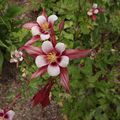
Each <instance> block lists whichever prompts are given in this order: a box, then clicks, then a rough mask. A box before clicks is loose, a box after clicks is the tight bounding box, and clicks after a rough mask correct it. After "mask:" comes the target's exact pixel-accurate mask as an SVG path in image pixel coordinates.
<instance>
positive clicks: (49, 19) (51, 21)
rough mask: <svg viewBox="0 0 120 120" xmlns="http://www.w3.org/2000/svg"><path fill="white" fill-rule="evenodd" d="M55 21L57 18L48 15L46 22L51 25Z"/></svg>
mask: <svg viewBox="0 0 120 120" xmlns="http://www.w3.org/2000/svg"><path fill="white" fill-rule="evenodd" d="M57 19H58V17H57V16H56V15H50V16H49V17H48V22H49V23H52V24H53V23H54V22H55V21H56V20H57Z"/></svg>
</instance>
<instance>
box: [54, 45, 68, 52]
mask: <svg viewBox="0 0 120 120" xmlns="http://www.w3.org/2000/svg"><path fill="white" fill-rule="evenodd" d="M65 48H66V45H65V44H64V43H57V44H56V46H55V49H56V50H57V51H58V52H59V53H60V54H62V52H63V51H65Z"/></svg>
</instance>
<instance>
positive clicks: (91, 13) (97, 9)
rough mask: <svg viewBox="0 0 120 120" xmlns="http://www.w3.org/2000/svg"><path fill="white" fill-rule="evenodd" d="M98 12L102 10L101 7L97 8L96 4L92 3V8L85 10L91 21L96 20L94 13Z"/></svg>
mask: <svg viewBox="0 0 120 120" xmlns="http://www.w3.org/2000/svg"><path fill="white" fill-rule="evenodd" d="M100 12H102V9H101V8H98V5H97V4H96V3H94V4H93V6H92V8H91V9H90V10H89V11H88V12H87V15H88V16H90V17H91V19H92V20H93V21H96V15H97V14H98V13H100Z"/></svg>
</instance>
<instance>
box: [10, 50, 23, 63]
mask: <svg viewBox="0 0 120 120" xmlns="http://www.w3.org/2000/svg"><path fill="white" fill-rule="evenodd" d="M22 55H23V53H22V52H21V51H17V50H15V51H12V52H11V59H10V63H18V62H19V61H22V60H23V56H22Z"/></svg>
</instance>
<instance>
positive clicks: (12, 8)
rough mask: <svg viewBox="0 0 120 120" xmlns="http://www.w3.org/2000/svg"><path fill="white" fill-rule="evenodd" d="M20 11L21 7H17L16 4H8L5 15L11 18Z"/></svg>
mask: <svg viewBox="0 0 120 120" xmlns="http://www.w3.org/2000/svg"><path fill="white" fill-rule="evenodd" d="M22 11H23V8H22V7H19V6H18V5H12V6H9V8H8V9H7V12H6V15H5V16H7V17H10V18H13V17H15V16H17V15H19V14H20V13H21V12H22Z"/></svg>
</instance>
